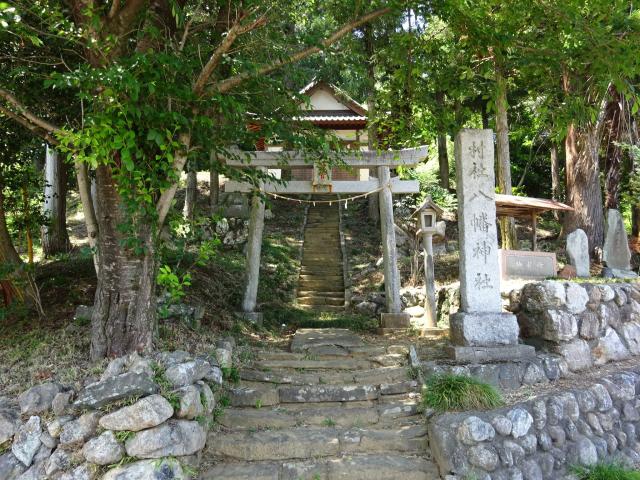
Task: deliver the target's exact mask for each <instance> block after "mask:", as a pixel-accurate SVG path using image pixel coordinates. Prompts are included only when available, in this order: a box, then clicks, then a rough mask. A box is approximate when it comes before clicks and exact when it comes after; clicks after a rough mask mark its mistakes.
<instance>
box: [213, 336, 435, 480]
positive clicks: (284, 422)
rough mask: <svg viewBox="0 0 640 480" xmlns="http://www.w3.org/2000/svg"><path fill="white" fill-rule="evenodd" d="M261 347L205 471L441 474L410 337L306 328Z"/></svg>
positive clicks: (255, 478) (355, 476)
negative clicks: (410, 359) (384, 341)
mask: <svg viewBox="0 0 640 480" xmlns="http://www.w3.org/2000/svg"><path fill="white" fill-rule="evenodd" d="M291 350H292V351H291V352H285V351H272V352H259V353H258V354H257V357H256V358H255V360H254V361H253V362H252V364H251V365H250V366H249V367H247V368H245V369H243V370H241V372H240V376H241V379H242V380H241V383H240V384H239V386H238V387H236V388H233V389H232V390H231V391H230V400H231V405H232V406H231V407H230V408H228V409H227V410H226V411H225V413H224V415H223V416H222V418H221V420H220V422H221V427H220V431H214V432H212V433H211V434H210V436H209V440H208V442H207V447H206V451H205V464H208V465H209V466H208V467H207V468H205V469H203V473H202V475H201V477H200V478H201V480H214V479H215V480H218V479H225V480H240V479H251V480H301V479H304V480H336V479H349V480H359V479H362V480H365V479H366V480H392V479H402V480H436V479H439V478H440V477H439V475H438V471H437V467H436V465H435V464H434V463H433V462H432V461H431V458H430V454H429V449H428V439H427V429H426V421H425V418H424V415H421V414H420V413H419V408H418V404H419V393H418V383H417V382H416V381H415V380H412V379H411V378H410V369H409V368H408V366H407V351H406V347H404V346H401V345H392V346H386V345H373V344H365V343H364V342H363V341H362V340H361V339H360V338H359V337H358V336H356V335H354V334H352V333H350V332H349V331H348V330H341V329H326V330H314V329H306V330H299V331H298V332H297V333H296V335H295V337H294V340H293V342H292V345H291Z"/></svg>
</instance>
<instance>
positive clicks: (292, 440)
mask: <svg viewBox="0 0 640 480" xmlns="http://www.w3.org/2000/svg"><path fill="white" fill-rule="evenodd" d="M209 438H210V441H209V442H207V447H206V454H207V455H209V456H212V457H215V458H221V459H235V460H243V461H263V460H290V459H308V458H318V457H335V456H339V455H342V454H357V453H383V452H384V453H391V452H398V453H400V452H401V453H425V452H426V450H427V428H426V426H425V425H409V426H404V427H400V428H387V429H366V428H353V429H340V428H332V427H325V428H322V427H321V428H317V427H296V428H290V429H283V430H264V431H257V432H249V431H248V432H231V433H223V432H212V433H211V434H210V437H209Z"/></svg>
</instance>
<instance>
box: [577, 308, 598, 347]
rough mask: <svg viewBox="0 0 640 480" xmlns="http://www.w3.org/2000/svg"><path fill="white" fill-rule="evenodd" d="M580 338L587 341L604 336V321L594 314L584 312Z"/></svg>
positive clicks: (580, 323)
mask: <svg viewBox="0 0 640 480" xmlns="http://www.w3.org/2000/svg"><path fill="white" fill-rule="evenodd" d="M578 323H579V329H580V336H581V337H582V338H584V339H585V340H593V339H595V338H599V337H600V336H601V335H602V330H603V326H602V323H603V322H602V321H601V320H600V317H598V315H596V314H595V313H593V312H584V313H582V314H581V315H580V317H579V320H578Z"/></svg>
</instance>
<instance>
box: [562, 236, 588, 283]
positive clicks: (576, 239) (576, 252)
mask: <svg viewBox="0 0 640 480" xmlns="http://www.w3.org/2000/svg"><path fill="white" fill-rule="evenodd" d="M567 257H569V263H570V264H571V265H573V266H574V267H575V268H576V275H578V277H589V276H590V273H589V239H588V238H587V234H586V233H584V230H582V229H580V228H578V229H577V230H575V231H573V232H571V233H570V234H569V235H567Z"/></svg>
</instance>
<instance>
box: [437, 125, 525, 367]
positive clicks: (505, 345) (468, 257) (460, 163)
mask: <svg viewBox="0 0 640 480" xmlns="http://www.w3.org/2000/svg"><path fill="white" fill-rule="evenodd" d="M455 158H456V173H457V193H458V232H459V249H460V311H459V312H458V313H456V314H455V315H453V316H452V317H451V321H450V324H451V325H450V327H451V342H452V343H453V345H452V346H451V347H450V349H449V354H450V356H451V357H452V358H453V359H454V360H456V361H459V362H477V361H493V360H511V359H517V358H523V357H528V356H531V355H533V354H535V349H534V348H533V347H530V346H525V345H519V344H518V334H519V327H518V322H517V320H516V317H515V315H512V314H510V313H503V312H502V300H501V297H500V269H499V265H498V234H497V229H496V206H495V174H494V153H493V132H492V131H491V130H470V129H466V130H462V131H460V133H458V135H457V136H456V141H455Z"/></svg>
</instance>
